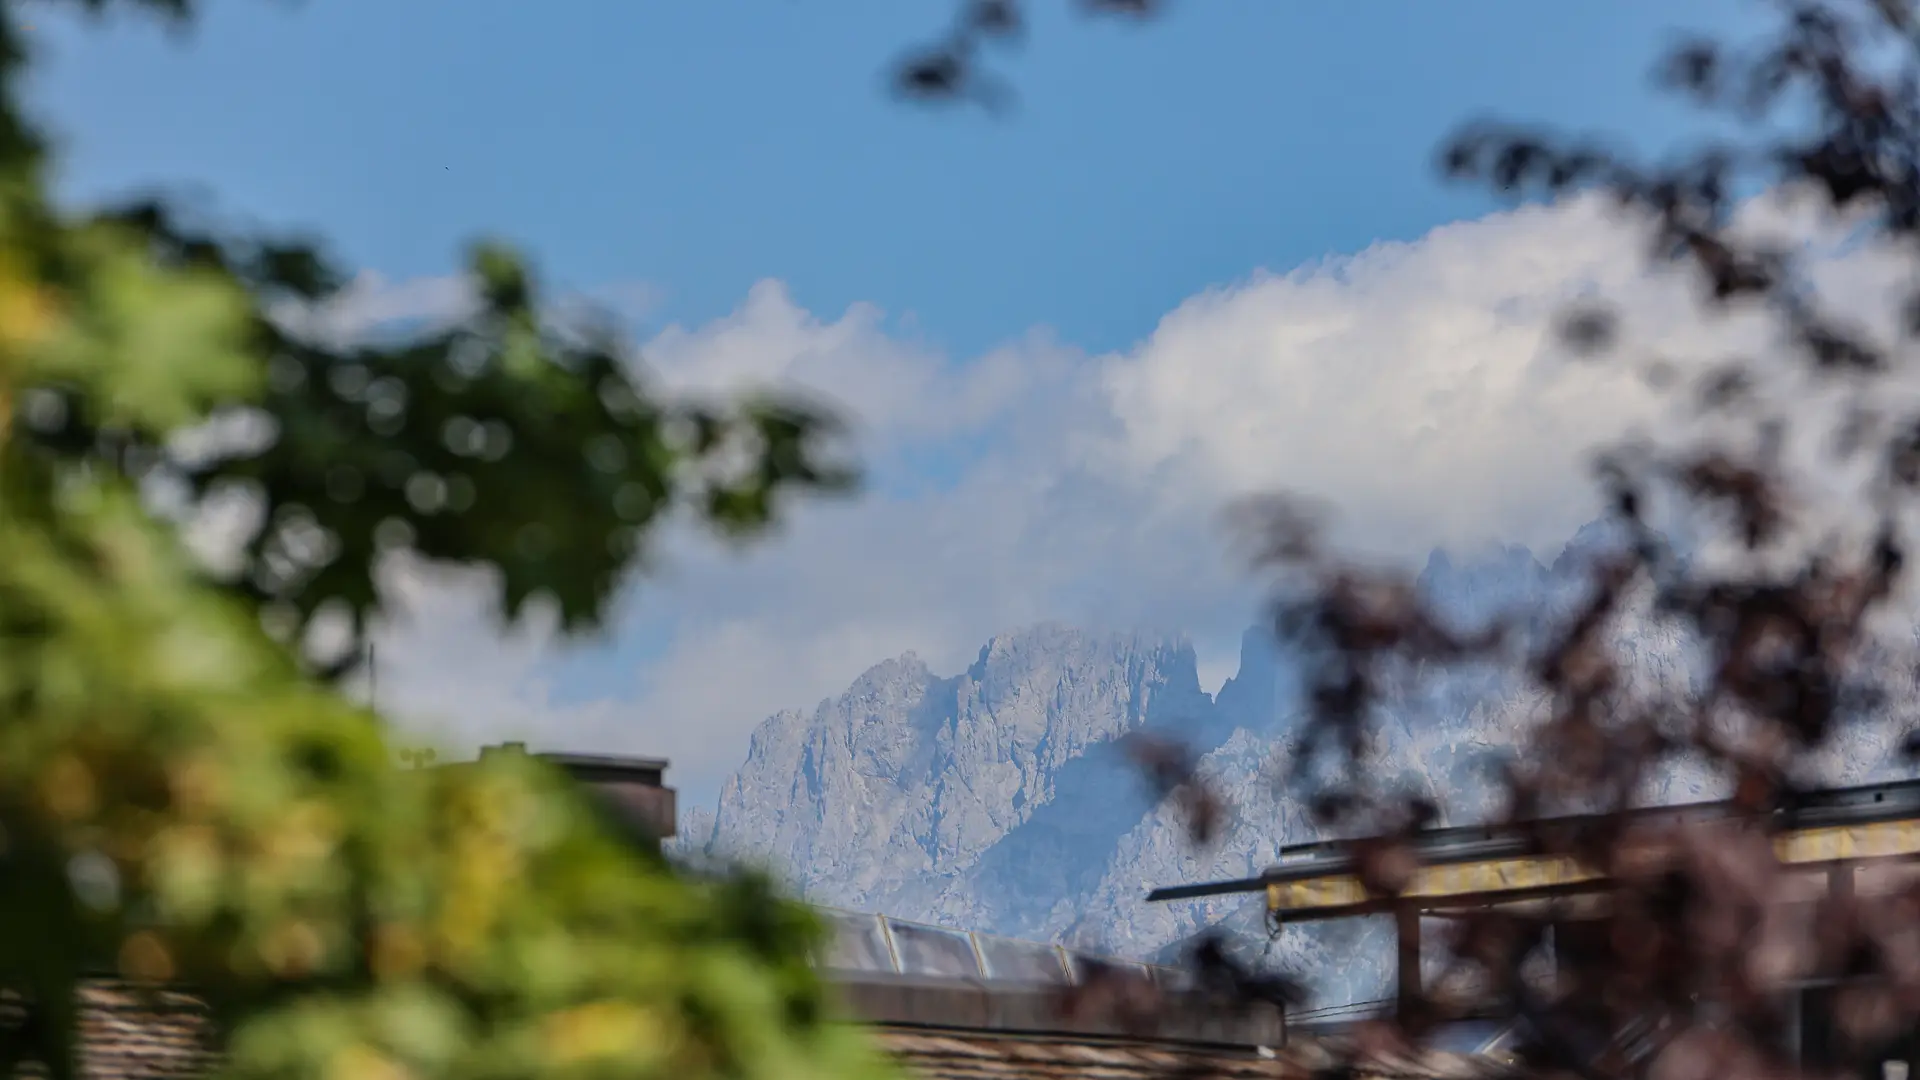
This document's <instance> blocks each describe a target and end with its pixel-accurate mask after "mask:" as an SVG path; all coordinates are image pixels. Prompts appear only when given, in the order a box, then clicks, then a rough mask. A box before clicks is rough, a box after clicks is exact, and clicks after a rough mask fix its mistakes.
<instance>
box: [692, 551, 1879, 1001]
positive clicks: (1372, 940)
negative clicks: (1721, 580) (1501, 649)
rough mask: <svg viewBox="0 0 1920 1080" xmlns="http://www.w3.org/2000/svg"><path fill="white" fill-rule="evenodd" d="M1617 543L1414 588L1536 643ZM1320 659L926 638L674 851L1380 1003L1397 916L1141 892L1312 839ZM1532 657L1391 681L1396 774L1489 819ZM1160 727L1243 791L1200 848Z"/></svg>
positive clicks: (1667, 642)
mask: <svg viewBox="0 0 1920 1080" xmlns="http://www.w3.org/2000/svg"><path fill="white" fill-rule="evenodd" d="M1619 541H1620V537H1619V535H1618V534H1617V533H1614V532H1612V531H1611V530H1609V529H1606V528H1604V527H1601V526H1589V527H1588V528H1586V529H1583V530H1581V531H1580V533H1579V534H1577V535H1576V536H1575V537H1574V539H1573V540H1572V541H1571V542H1570V543H1569V544H1568V545H1567V547H1566V550H1565V551H1563V552H1562V553H1560V555H1559V556H1558V557H1557V558H1556V559H1555V560H1554V561H1553V563H1552V564H1551V565H1546V564H1543V563H1541V562H1540V561H1539V560H1537V559H1536V558H1535V557H1534V556H1533V555H1532V554H1531V553H1529V552H1527V551H1526V550H1525V549H1521V548H1512V547H1508V548H1500V549H1495V550H1492V551H1490V552H1487V553H1485V554H1483V555H1480V556H1477V557H1475V558H1471V559H1456V558H1451V557H1448V556H1446V555H1443V554H1439V553H1436V554H1435V555H1434V556H1433V557H1432V558H1431V559H1430V560H1429V562H1428V564H1427V566H1426V568H1425V570H1424V572H1423V573H1422V575H1421V577H1420V582H1419V584H1420V588H1421V589H1422V590H1423V591H1424V592H1425V593H1426V595H1427V596H1428V597H1430V598H1431V600H1432V601H1433V602H1434V604H1435V605H1436V607H1437V608H1438V610H1439V611H1440V612H1441V614H1442V615H1443V616H1444V617H1445V618H1446V619H1447V620H1448V621H1450V622H1452V623H1454V624H1456V625H1457V626H1458V627H1461V628H1472V627H1475V626H1479V625H1484V624H1485V623H1486V622H1487V621H1488V620H1490V619H1492V618H1494V617H1496V616H1497V615H1500V614H1502V613H1506V612H1513V611H1522V612H1528V613H1532V620H1533V621H1532V625H1533V634H1532V637H1533V639H1534V640H1533V643H1535V644H1537V643H1538V642H1539V641H1541V640H1544V635H1546V634H1547V633H1549V632H1550V631H1551V630H1552V628H1553V627H1554V625H1555V624H1556V622H1557V621H1558V620H1561V619H1564V618H1565V617H1566V616H1567V615H1569V614H1570V613H1571V612H1572V611H1573V610H1574V609H1575V608H1576V607H1577V605H1578V604H1579V602H1580V599H1581V594H1582V591H1583V582H1584V578H1585V575H1584V569H1585V567H1586V566H1587V565H1589V560H1591V559H1592V558H1594V557H1596V556H1598V555H1600V554H1602V553H1604V552H1606V551H1607V550H1609V549H1610V548H1611V547H1612V545H1615V544H1617V543H1618V542H1619ZM1614 633H1615V637H1616V641H1617V643H1618V646H1619V649H1620V653H1621V655H1623V656H1625V657H1626V658H1628V660H1629V669H1630V670H1629V675H1630V677H1631V682H1630V685H1631V686H1632V687H1634V688H1635V690H1636V692H1644V693H1648V694H1679V695H1684V694H1686V693H1688V692H1690V690H1691V689H1693V688H1695V687H1697V686H1698V685H1699V682H1700V678H1701V676H1702V674H1703V670H1704V665H1703V662H1702V658H1701V657H1700V656H1699V655H1698V654H1697V650H1694V649H1691V648H1690V647H1689V646H1688V644H1687V642H1686V641H1685V640H1684V639H1683V636H1682V635H1681V633H1680V632H1679V630H1678V629H1677V628H1675V627H1673V626H1671V625H1668V624H1663V623H1661V622H1659V621H1657V620H1655V619H1653V618H1652V617H1650V616H1648V615H1645V614H1644V613H1633V614H1629V615H1628V616H1627V617H1625V618H1623V619H1622V620H1621V621H1620V624H1619V625H1618V626H1617V627H1616V629H1615V631H1614ZM1526 644H1528V643H1527V642H1522V643H1521V645H1522V646H1524V645H1526ZM1302 664H1303V661H1302V659H1301V658H1300V656H1299V655H1298V653H1297V652H1296V651H1295V650H1292V649H1290V648H1288V647H1287V646H1285V645H1284V644H1281V643H1277V642H1276V641H1275V640H1274V639H1273V638H1272V637H1271V635H1270V634H1268V633H1267V632H1265V631H1263V630H1253V631H1249V632H1248V633H1247V635H1246V636H1245V638H1244V640H1243V642H1242V648H1241V658H1240V666H1239V670H1238V673H1237V674H1236V675H1235V676H1234V677H1233V678H1232V679H1230V680H1228V682H1227V683H1226V685H1224V686H1223V687H1222V688H1221V690H1220V692H1219V693H1218V694H1217V695H1215V696H1213V697H1209V696H1208V695H1206V694H1204V693H1202V692H1201V690H1200V688H1199V680H1198V676H1197V673H1196V665H1195V658H1194V655H1193V650H1192V649H1191V647H1190V646H1189V645H1188V644H1187V643H1186V642H1185V641H1184V640H1181V639H1178V638H1168V637H1154V636H1149V635H1142V634H1133V635H1126V634H1098V633H1090V632H1082V631H1076V630H1070V629H1066V628H1063V627H1058V626H1045V627H1039V628H1036V629H1032V630H1027V631H1023V632H1020V633H1014V634H1006V635H1002V636H1000V637H996V638H995V639H993V640H992V641H991V642H989V643H988V644H987V645H986V647H985V648H983V649H982V650H981V652H980V655H979V658H978V659H977V660H976V661H975V663H974V664H973V665H972V666H971V667H969V668H968V669H967V670H966V671H965V672H963V673H961V674H959V675H957V676H953V677H941V676H938V675H935V674H934V673H933V672H931V671H929V670H928V669H927V667H926V665H925V664H923V663H921V662H920V660H919V659H918V658H916V657H914V656H912V655H911V654H909V655H907V656H903V657H901V658H899V659H896V660H890V661H887V662H886V663H883V664H880V665H878V666H876V667H875V668H873V669H872V670H870V671H868V672H867V673H866V674H865V675H863V676H861V677H860V679H859V680H858V681H856V682H855V683H854V685H853V686H852V687H850V688H849V689H848V690H847V692H846V693H845V694H843V695H841V696H840V697H838V698H834V699H832V700H829V701H826V702H822V703H821V704H820V706H819V707H818V708H817V709H816V710H815V711H814V712H813V713H812V714H811V715H808V714H804V713H801V712H798V711H789V712H783V713H780V714H777V715H775V716H773V717H770V718H769V719H768V720H767V721H766V722H765V723H763V724H762V725H761V727H760V729H759V730H758V731H757V732H756V733H755V734H754V737H753V740H752V745H751V749H750V750H749V753H748V757H747V761H746V763H745V764H744V765H743V766H742V767H741V769H740V770H739V772H737V773H736V774H735V775H734V776H733V777H732V778H731V779H730V780H729V781H728V782H727V783H726V785H725V787H724V789H723V792H722V795H721V799H720V804H719V807H718V810H717V813H715V814H713V816H712V817H706V816H703V815H700V814H698V813H697V812H696V813H695V814H690V815H689V816H688V818H687V819H686V820H685V821H684V822H683V824H682V827H681V839H680V841H679V847H680V848H681V849H682V850H683V852H692V853H700V854H709V855H719V856H721V857H724V858H746V859H748V860H751V861H755V862H761V863H764V864H766V865H769V866H770V867H771V868H772V869H773V870H774V871H775V872H776V873H777V874H780V875H781V876H782V877H783V878H784V879H785V880H787V881H788V882H789V883H790V884H791V885H792V886H793V887H794V888H796V889H797V890H799V892H800V893H801V894H802V895H803V896H805V897H806V898H807V899H809V900H812V901H814V902H817V903H823V904H831V905H836V906H842V907H849V908H854V909H859V910H866V911H881V912H885V913H887V914H890V915H894V916H897V917H901V918H908V919H920V920H925V921H929V922H936V923H943V924H946V925H950V926H956V927H962V928H965V929H972V930H982V931H988V932H993V933H1001V934H1007V935H1011V936H1018V937H1025V938H1036V939H1043V940H1065V941H1067V942H1069V943H1071V944H1075V945H1079V946H1083V947H1089V948H1097V949H1100V950H1102V951H1109V952H1113V953H1117V954H1120V955H1127V956H1134V957H1138V958H1141V959H1151V958H1161V959H1166V958H1168V956H1169V953H1170V952H1171V951H1174V950H1177V948H1178V946H1179V944H1180V943H1181V942H1183V941H1186V940H1188V939H1190V938H1191V937H1192V936H1193V935H1195V934H1197V933H1199V932H1201V931H1203V930H1205V929H1206V928H1208V927H1215V926H1218V927H1223V928H1226V929H1228V930H1230V931H1233V932H1236V933H1238V934H1239V936H1240V944H1239V949H1240V951H1241V952H1242V954H1243V955H1245V956H1247V957H1248V958H1252V959H1259V960H1262V961H1264V962H1267V963H1271V964H1275V965H1279V966H1284V967H1288V968H1291V969H1294V970H1296V971H1300V972H1301V973H1303V974H1306V975H1308V976H1309V981H1310V982H1311V983H1312V984H1313V985H1314V986H1315V987H1316V989H1317V991H1318V998H1319V1000H1320V1001H1321V1002H1322V1003H1340V1002H1347V1001H1364V1000H1369V999H1372V998H1376V997H1378V996H1380V995H1381V994H1382V993H1383V992H1384V990H1385V988H1386V987H1387V985H1388V984H1389V980H1390V972H1391V967H1390V963H1391V949H1390V944H1389V934H1390V928H1388V927H1386V926H1385V925H1384V924H1383V923H1382V922H1381V921H1380V920H1371V921H1367V920H1362V921H1349V922H1347V923H1344V924H1319V925H1309V926H1299V927H1290V928H1287V929H1286V930H1285V931H1284V932H1283V933H1282V934H1281V935H1280V936H1279V937H1278V938H1276V939H1273V940H1269V939H1268V937H1267V934H1266V931H1265V928H1264V926H1263V920H1262V917H1261V911H1260V905H1259V900H1258V898H1257V897H1255V896H1244V897H1225V898H1217V899H1213V900H1205V901H1192V902H1185V903H1177V904H1156V905H1148V904H1146V903H1144V902H1143V897H1144V896H1145V894H1146V892H1147V891H1148V890H1149V889H1151V888H1153V887H1154V886H1157V885H1162V884H1168V883H1176V882H1183V881H1201V880H1213V879H1220V878H1229V877H1242V876H1248V875H1252V874H1255V873H1258V872H1259V871H1260V870H1261V869H1262V868H1264V867H1266V866H1269V865H1272V864H1273V863H1274V862H1275V861H1276V860H1277V859H1278V856H1279V852H1280V848H1281V847H1282V846H1283V845H1286V844H1293V843H1301V842H1305V841H1309V840H1313V839H1318V838H1319V837H1318V836H1317V834H1316V832H1315V829H1314V827H1313V825H1312V822H1311V821H1310V819H1309V816H1308V814H1307V812H1306V810H1305V807H1304V805H1303V798H1302V793H1300V792H1294V791H1288V790H1285V789H1284V788H1283V787H1282V786H1281V784H1280V783H1279V780H1280V776H1279V771H1278V769H1277V768H1276V763H1277V762H1278V760H1280V759H1281V758H1282V757H1283V756H1284V755H1285V754H1286V753H1287V752H1288V751H1289V750H1290V749H1291V748H1293V746H1294V745H1295V743H1296V742H1297V736H1298V720H1299V715H1300V714H1299V706H1300V701H1301V697H1302V694H1301V691H1302V687H1303V670H1302ZM1517 670H1518V669H1517V668H1516V667H1515V666H1513V665H1500V664H1480V665H1475V666H1468V667H1451V668H1444V669H1433V670H1417V671H1409V672H1404V673H1400V675H1398V676H1397V677H1395V678H1394V679H1392V680H1390V682H1389V684H1388V685H1387V687H1386V700H1385V702H1384V707H1383V709H1382V715H1381V734H1382V736H1383V738H1382V741H1381V745H1380V748H1379V758H1378V770H1379V771H1380V772H1381V774H1382V775H1384V776H1385V777H1386V778H1387V779H1390V780H1393V781H1396V782H1398V783H1399V784H1401V785H1403V786H1405V787H1409V788H1413V789H1416V790H1420V791H1424V792H1425V793H1427V794H1429V795H1430V796H1432V797H1434V798H1435V799H1436V800H1437V801H1438V802H1440V804H1441V805H1442V806H1443V807H1444V808H1445V810H1446V813H1447V818H1448V819H1449V821H1451V822H1454V823H1459V822H1464V821H1471V820H1476V819H1480V818H1484V817H1486V816H1488V815H1490V814H1491V813H1493V812H1494V811H1495V810H1496V806H1495V796H1496V794H1497V792H1496V791H1495V789H1494V787H1493V785H1492V784H1491V783H1490V774H1489V768H1488V767H1489V766H1490V765H1492V764H1494V763H1495V762H1497V761H1498V760H1499V759H1500V758H1501V757H1502V756H1503V755H1506V754H1510V753H1511V752H1512V751H1513V749H1514V746H1515V743H1516V741H1517V739H1518V738H1519V737H1520V735H1521V733H1522V732H1523V731H1524V730H1525V728H1526V727H1527V725H1528V724H1529V722H1530V721H1531V720H1533V719H1534V718H1536V717H1538V716H1539V715H1540V714H1541V712H1542V711H1543V710H1544V708H1545V707H1546V703H1545V701H1544V700H1543V699H1542V698H1541V697H1540V695H1539V693H1538V691H1537V690H1536V689H1534V688H1531V687H1529V686H1528V685H1526V684H1525V683H1524V682H1523V681H1522V680H1521V678H1520V677H1519V675H1518V674H1517ZM1895 671H1896V675H1895V677H1894V678H1893V680H1892V682H1893V684H1894V686H1893V688H1894V689H1895V690H1896V691H1897V692H1898V693H1899V695H1900V696H1902V697H1903V698H1905V697H1910V696H1911V695H1912V693H1913V691H1915V690H1916V687H1915V686H1914V683H1915V676H1914V674H1913V672H1912V671H1911V670H1901V669H1897V668H1896V669H1895ZM1147 728H1152V729H1162V730H1164V731H1166V732H1167V733H1169V734H1174V735H1177V736H1179V737H1182V738H1184V739H1185V740H1186V741H1187V743H1188V744H1189V745H1190V746H1192V747H1194V749H1195V750H1196V751H1197V752H1199V753H1200V754H1201V755H1202V757H1201V762H1202V765H1201V768H1202V771H1203V773H1204V774H1206V775H1207V776H1208V777H1210V778H1211V780H1212V782H1213V783H1214V784H1215V786H1216V787H1217V789H1218V790H1220V791H1222V792H1224V793H1225V794H1226V795H1227V796H1228V797H1229V798H1230V800H1231V802H1232V805H1233V816H1232V817H1231V819H1230V821H1229V822H1228V825H1227V827H1226V828H1225V829H1224V830H1223V832H1222V834H1221V835H1220V836H1219V837H1218V838H1217V840H1216V842H1215V843H1213V844H1212V845H1211V846H1209V847H1207V848H1205V849H1200V848H1196V847H1195V846H1194V845H1193V844H1192V843H1191V842H1190V841H1189V839H1188V837H1187V832H1186V827H1185V822H1184V821H1182V820H1181V818H1180V815H1179V813H1178V812H1177V810H1176V808H1175V807H1174V806H1172V805H1169V804H1162V805H1158V806H1156V805H1153V804H1152V803H1151V801H1150V800H1149V799H1148V798H1147V797H1146V796H1147V793H1146V789H1145V786H1144V784H1143V783H1142V781H1141V778H1140V777H1139V776H1138V775H1137V774H1136V773H1135V772H1134V771H1133V770H1132V769H1131V768H1130V767H1129V766H1128V765H1127V764H1126V763H1125V762H1124V760H1123V759H1122V757H1121V755H1120V754H1119V753H1118V752H1117V750H1116V748H1115V745H1114V742H1115V740H1116V739H1117V738H1118V737H1119V736H1121V735H1123V734H1125V733H1127V732H1130V731H1136V730H1141V729H1147ZM1904 731H1905V727H1904V726H1902V725H1900V724H1899V723H1895V724H1892V725H1888V724H1877V725H1873V724H1862V725H1858V726H1856V727H1855V728H1852V729H1849V730H1848V731H1847V732H1846V733H1845V735H1844V737H1843V738H1842V739H1841V740H1839V741H1838V743H1837V744H1836V748H1835V749H1834V751H1833V752H1831V753H1829V754H1828V755H1826V757H1825V759H1824V760H1823V762H1822V765H1821V770H1820V776H1819V779H1821V780H1822V781H1824V782H1826V783H1859V782H1865V781H1868V780H1872V779H1884V778H1888V777H1891V776H1893V775H1895V774H1896V768H1895V764H1894V762H1893V759H1892V757H1891V756H1890V754H1889V753H1888V751H1889V750H1890V748H1891V746H1892V744H1893V742H1894V741H1896V740H1897V739H1898V737H1899V736H1900V735H1901V734H1903V733H1904ZM1717 794H1718V792H1717V790H1716V788H1715V785H1714V784H1713V782H1712V778H1710V777H1708V776H1706V775H1704V774H1703V773H1700V772H1699V771H1697V770H1686V769H1676V770H1673V771H1672V772H1670V773H1669V774H1668V775H1666V776H1663V777H1661V778H1659V781H1658V782H1657V783H1656V785H1655V786H1654V787H1653V789H1652V790H1650V791H1649V792H1648V795H1649V797H1650V798H1652V799H1655V800H1657V801H1663V802H1686V801H1696V800H1700V799H1706V798H1712V797H1716V795H1717Z"/></svg>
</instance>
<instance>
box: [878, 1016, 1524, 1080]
mask: <svg viewBox="0 0 1920 1080" xmlns="http://www.w3.org/2000/svg"><path fill="white" fill-rule="evenodd" d="M876 1037H877V1039H878V1041H879V1043H880V1047H881V1048H882V1049H883V1050H885V1051H886V1052H887V1053H889V1054H891V1055H892V1056H893V1057H894V1058H895V1059H897V1060H898V1061H899V1062H900V1063H901V1064H902V1065H904V1066H906V1068H907V1070H908V1071H909V1072H910V1073H912V1074H913V1075H914V1076H915V1077H916V1078H917V1080H1135V1078H1138V1080H1167V1078H1169V1077H1174V1076H1178V1077H1180V1078H1181V1080H1267V1078H1273V1080H1280V1078H1286V1080H1304V1078H1305V1077H1307V1076H1309V1075H1311V1074H1313V1073H1316V1072H1319V1071H1320V1070H1322V1069H1324V1068H1326V1067H1328V1066H1329V1065H1331V1064H1332V1063H1333V1058H1332V1055H1331V1054H1330V1053H1329V1052H1328V1051H1327V1050H1326V1049H1325V1048H1324V1047H1320V1046H1312V1045H1309V1046H1301V1047H1295V1048H1289V1049H1287V1050H1283V1051H1271V1050H1270V1051H1265V1052H1261V1051H1258V1050H1254V1051H1246V1052H1235V1051H1230V1050H1221V1049H1217V1048H1191V1047H1173V1046H1166V1045H1163V1044H1157V1043H1151V1042H1147V1041H1144V1040H1128V1039H1097V1038H1089V1037H1084V1036H1076V1037H1073V1038H1036V1037H1015V1036H1008V1035H989V1034H984V1033H976V1032H932V1031H923V1030H917V1029H910V1028H882V1029H880V1030H879V1031H878V1032H877V1035H876ZM1498 1070H1499V1066H1498V1065H1497V1064H1496V1063H1494V1062H1492V1061H1489V1060H1488V1059H1485V1058H1477V1059H1476V1058H1474V1057H1471V1056H1469V1055H1466V1054H1449V1053H1428V1054H1422V1055H1420V1056H1419V1058H1418V1059H1414V1058H1407V1059H1405V1060H1399V1059H1379V1060H1375V1061H1373V1062H1370V1063H1368V1064H1366V1065H1364V1066H1362V1068H1361V1069H1360V1070H1359V1072H1358V1074H1357V1075H1358V1077H1359V1078H1361V1080H1368V1078H1374V1080H1415V1078H1418V1080H1481V1078H1486V1077H1491V1076H1493V1075H1494V1074H1495V1073H1496V1072H1497V1071H1498Z"/></svg>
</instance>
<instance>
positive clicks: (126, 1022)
mask: <svg viewBox="0 0 1920 1080" xmlns="http://www.w3.org/2000/svg"><path fill="white" fill-rule="evenodd" d="M207 1024H208V1021H207V1014H206V1009H205V1007H204V1006H203V1005H202V1004H201V1003H200V1002H198V1001H196V1000H195V999H194V998H192V997H190V996H189V995H187V994H183V993H179V992H177V991H172V990H162V989H149V988H143V987H137V986H134V985H133V984H131V983H122V982H114V981H104V980H102V981H96V982H89V983H86V984H83V985H82V986H81V988H80V1073H81V1075H82V1076H85V1077H87V1078H88V1080H158V1078H162V1077H167V1078H172V1077H196V1076H204V1075H206V1074H207V1073H208V1072H210V1071H212V1067H213V1065H214V1063H215V1062H216V1060H217V1057H216V1055H215V1054H214V1053H213V1052H212V1050H211V1049H210V1048H209V1040H208V1037H207V1035H208V1026H207Z"/></svg>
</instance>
